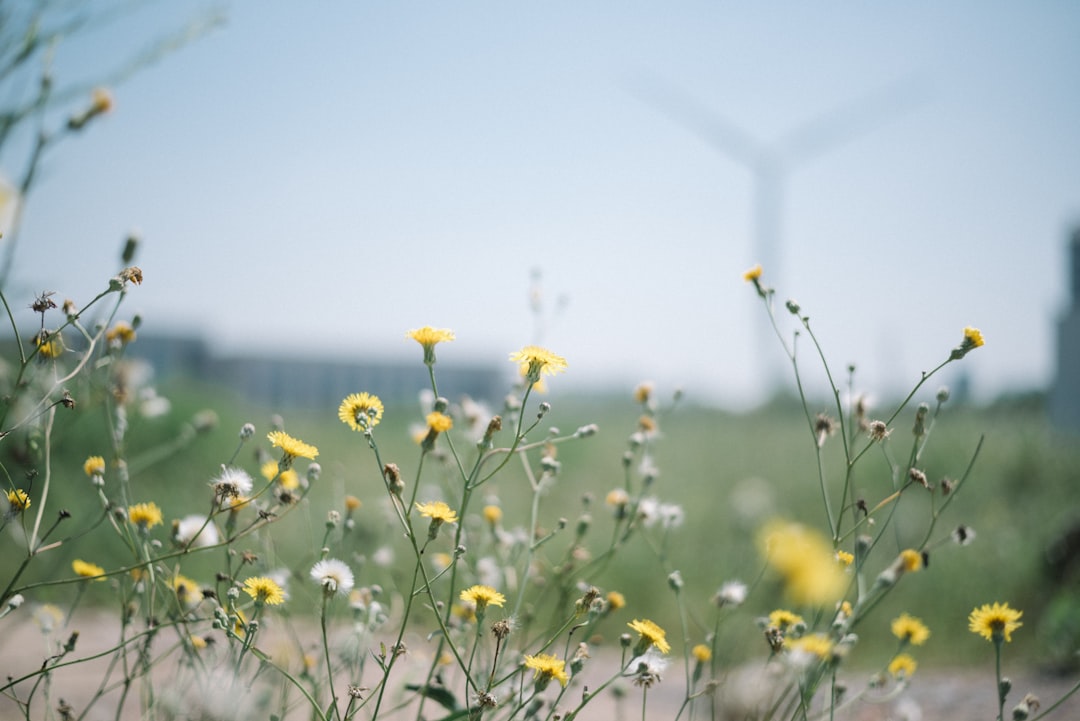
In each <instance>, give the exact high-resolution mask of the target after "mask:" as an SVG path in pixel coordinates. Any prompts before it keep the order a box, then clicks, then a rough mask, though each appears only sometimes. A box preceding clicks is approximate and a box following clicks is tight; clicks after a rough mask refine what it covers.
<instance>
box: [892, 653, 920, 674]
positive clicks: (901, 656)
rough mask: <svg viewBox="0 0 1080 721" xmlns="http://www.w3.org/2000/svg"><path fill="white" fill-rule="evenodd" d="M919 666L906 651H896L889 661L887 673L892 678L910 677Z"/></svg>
mask: <svg viewBox="0 0 1080 721" xmlns="http://www.w3.org/2000/svg"><path fill="white" fill-rule="evenodd" d="M918 667H919V664H917V663H915V659H913V658H912V657H911V656H909V655H907V654H906V653H898V654H896V656H895V657H894V658H893V660H892V661H890V662H889V673H890V674H892V675H893V677H894V678H911V677H912V675H914V673H915V669H916V668H918Z"/></svg>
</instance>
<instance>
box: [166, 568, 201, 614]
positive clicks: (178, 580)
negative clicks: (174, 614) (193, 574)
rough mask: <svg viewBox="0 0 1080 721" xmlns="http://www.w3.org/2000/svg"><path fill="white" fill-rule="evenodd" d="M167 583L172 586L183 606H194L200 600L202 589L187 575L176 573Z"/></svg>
mask: <svg viewBox="0 0 1080 721" xmlns="http://www.w3.org/2000/svg"><path fill="white" fill-rule="evenodd" d="M169 585H170V586H172V589H173V591H174V592H175V593H176V598H177V600H178V601H180V605H181V606H182V607H184V608H189V607H191V606H195V605H196V604H198V603H199V601H201V600H202V589H201V588H199V584H198V583H197V582H195V581H192V580H191V579H190V578H188V577H187V576H181V575H180V574H179V573H178V574H176V575H175V576H173V577H172V580H171V581H170V582H169Z"/></svg>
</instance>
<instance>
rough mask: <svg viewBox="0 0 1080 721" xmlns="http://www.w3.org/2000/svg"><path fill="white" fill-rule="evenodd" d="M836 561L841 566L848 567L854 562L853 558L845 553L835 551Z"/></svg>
mask: <svg viewBox="0 0 1080 721" xmlns="http://www.w3.org/2000/svg"><path fill="white" fill-rule="evenodd" d="M836 560H837V562H838V563H840V564H841V565H843V566H850V565H851V564H852V563H854V562H855V556H854V555H853V554H851V553H848V552H847V551H837V552H836Z"/></svg>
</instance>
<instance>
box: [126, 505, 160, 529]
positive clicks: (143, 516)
mask: <svg viewBox="0 0 1080 721" xmlns="http://www.w3.org/2000/svg"><path fill="white" fill-rule="evenodd" d="M128 520H129V521H131V522H132V523H134V524H135V525H136V526H138V527H139V528H142V529H144V530H146V529H150V528H153V527H154V526H156V525H158V524H159V523H161V509H160V508H158V505H157V504H156V503H154V502H153V501H150V502H149V503H136V504H135V505H134V506H130V507H129V508H128Z"/></svg>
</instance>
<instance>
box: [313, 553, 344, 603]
mask: <svg viewBox="0 0 1080 721" xmlns="http://www.w3.org/2000/svg"><path fill="white" fill-rule="evenodd" d="M311 578H312V580H313V581H315V583H317V584H319V585H320V586H322V588H323V593H325V594H326V595H328V596H330V595H333V594H335V593H340V594H341V595H343V596H347V595H349V591H351V590H352V587H353V573H352V571H351V570H350V569H349V567H348V566H347V565H345V562H344V561H339V560H337V559H336V558H326V559H323V560H322V561H319V562H318V563H316V564H315V565H314V566H312V567H311Z"/></svg>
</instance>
